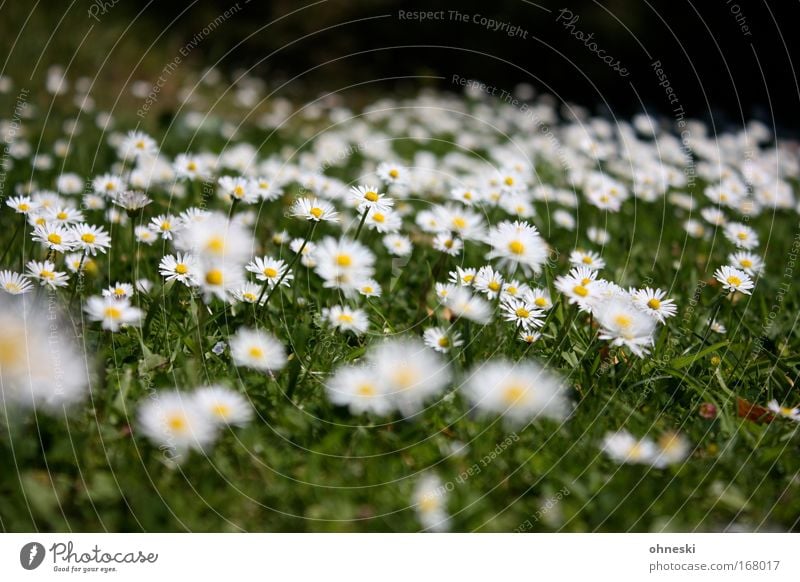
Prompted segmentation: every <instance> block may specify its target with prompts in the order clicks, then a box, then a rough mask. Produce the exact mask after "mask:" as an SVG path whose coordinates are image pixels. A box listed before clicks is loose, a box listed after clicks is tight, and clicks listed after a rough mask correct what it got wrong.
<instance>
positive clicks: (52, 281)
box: [25, 261, 69, 289]
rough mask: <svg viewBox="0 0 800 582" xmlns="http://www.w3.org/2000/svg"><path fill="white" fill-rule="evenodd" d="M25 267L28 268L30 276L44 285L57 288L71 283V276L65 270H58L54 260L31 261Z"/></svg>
mask: <svg viewBox="0 0 800 582" xmlns="http://www.w3.org/2000/svg"><path fill="white" fill-rule="evenodd" d="M25 267H26V268H27V269H28V276H29V277H31V278H32V279H36V280H38V281H39V284H40V285H42V286H47V287H50V288H51V289H55V288H57V287H66V286H67V285H68V284H69V277H68V276H67V274H66V273H65V272H62V271H56V266H55V263H53V262H52V261H29V262H28V264H27V265H25Z"/></svg>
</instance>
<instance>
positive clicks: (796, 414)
mask: <svg viewBox="0 0 800 582" xmlns="http://www.w3.org/2000/svg"><path fill="white" fill-rule="evenodd" d="M767 408H769V409H770V410H771V411H772V412H774V413H775V414H777V415H778V416H782V417H783V418H788V419H789V420H794V421H795V422H800V408H798V407H797V406H793V407H789V406H781V405H780V404H778V401H777V400H770V401H769V403H768V404H767Z"/></svg>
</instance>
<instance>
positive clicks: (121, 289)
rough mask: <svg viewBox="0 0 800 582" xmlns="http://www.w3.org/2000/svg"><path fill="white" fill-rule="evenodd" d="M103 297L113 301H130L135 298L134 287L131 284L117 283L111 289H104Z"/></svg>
mask: <svg viewBox="0 0 800 582" xmlns="http://www.w3.org/2000/svg"><path fill="white" fill-rule="evenodd" d="M103 297H111V298H112V299H130V298H131V297H133V285H131V284H130V283H120V282H119V281H117V282H116V283H114V284H113V285H111V286H110V287H107V288H106V289H103Z"/></svg>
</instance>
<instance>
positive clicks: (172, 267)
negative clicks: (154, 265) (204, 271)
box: [158, 253, 200, 287]
mask: <svg viewBox="0 0 800 582" xmlns="http://www.w3.org/2000/svg"><path fill="white" fill-rule="evenodd" d="M199 270H200V265H199V263H198V262H197V259H195V258H194V256H193V255H191V254H189V253H178V254H177V255H166V256H165V257H163V258H162V259H161V261H160V262H159V263H158V272H159V273H160V274H161V275H162V276H163V277H164V278H165V279H166V280H167V281H180V282H181V283H183V284H184V285H186V286H187V287H192V286H194V285H196V284H197V277H198V275H199Z"/></svg>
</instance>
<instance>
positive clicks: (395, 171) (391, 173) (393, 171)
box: [389, 168, 400, 178]
mask: <svg viewBox="0 0 800 582" xmlns="http://www.w3.org/2000/svg"><path fill="white" fill-rule="evenodd" d="M389 175H390V176H391V177H392V178H397V176H399V175H400V172H398V171H397V170H395V169H394V168H392V169H391V170H389Z"/></svg>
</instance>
